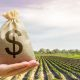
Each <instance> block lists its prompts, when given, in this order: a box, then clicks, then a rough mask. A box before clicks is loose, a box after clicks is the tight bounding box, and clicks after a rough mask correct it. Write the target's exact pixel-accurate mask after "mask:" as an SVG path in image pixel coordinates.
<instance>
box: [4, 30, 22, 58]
mask: <svg viewBox="0 0 80 80" xmlns="http://www.w3.org/2000/svg"><path fill="white" fill-rule="evenodd" d="M11 33H13V30H10V31H8V32H7V33H6V35H5V38H6V40H7V41H8V42H10V43H12V44H13V52H11V51H10V50H9V48H5V50H6V52H7V53H8V54H10V55H13V58H15V57H16V56H15V55H18V54H20V53H21V52H22V49H23V46H22V44H21V43H20V42H18V41H15V37H14V36H13V40H11V39H9V35H10V34H11ZM14 33H16V34H17V35H18V36H21V33H20V32H19V31H17V30H14ZM16 45H18V46H19V50H18V51H15V46H16Z"/></svg>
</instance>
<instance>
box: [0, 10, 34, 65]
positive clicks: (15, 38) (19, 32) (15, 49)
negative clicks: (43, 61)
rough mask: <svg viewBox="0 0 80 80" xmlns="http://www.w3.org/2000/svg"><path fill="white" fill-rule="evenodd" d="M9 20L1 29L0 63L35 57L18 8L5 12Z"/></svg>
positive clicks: (27, 59)
mask: <svg viewBox="0 0 80 80" xmlns="http://www.w3.org/2000/svg"><path fill="white" fill-rule="evenodd" d="M3 16H4V17H5V18H6V19H7V21H6V22H5V23H4V24H3V26H2V27H1V29H0V64H13V63H18V62H22V61H30V60H33V59H35V56H34V52H33V49H32V46H31V42H30V39H29V37H28V33H27V31H26V30H25V28H24V27H23V25H22V24H21V21H20V19H19V13H18V11H16V10H12V11H8V12H6V13H4V14H3Z"/></svg>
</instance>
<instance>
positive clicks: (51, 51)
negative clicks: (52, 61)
mask: <svg viewBox="0 0 80 80" xmlns="http://www.w3.org/2000/svg"><path fill="white" fill-rule="evenodd" d="M34 52H35V53H37V54H38V53H41V54H47V53H50V54H55V53H66V54H68V53H71V54H75V53H76V54H80V50H78V49H70V50H66V49H63V50H60V49H53V50H50V49H44V48H41V49H40V50H38V51H34Z"/></svg>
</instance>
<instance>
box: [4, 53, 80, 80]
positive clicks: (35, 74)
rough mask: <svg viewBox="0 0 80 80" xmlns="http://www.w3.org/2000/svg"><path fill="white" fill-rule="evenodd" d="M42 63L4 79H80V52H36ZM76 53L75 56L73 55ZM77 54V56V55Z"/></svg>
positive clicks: (38, 59)
mask: <svg viewBox="0 0 80 80" xmlns="http://www.w3.org/2000/svg"><path fill="white" fill-rule="evenodd" d="M35 55H36V59H37V61H39V63H40V65H39V66H38V67H35V68H33V69H31V70H29V71H27V72H25V73H24V74H21V75H20V76H19V75H17V76H14V77H11V78H4V79H2V80H80V55H79V54H70V53H69V54H67V55H66V54H65V55H64V54H61V53H60V54H59V53H57V54H52V53H49V52H48V53H47V54H43V53H40V52H38V53H35ZM73 55H74V57H73ZM75 56H76V57H75Z"/></svg>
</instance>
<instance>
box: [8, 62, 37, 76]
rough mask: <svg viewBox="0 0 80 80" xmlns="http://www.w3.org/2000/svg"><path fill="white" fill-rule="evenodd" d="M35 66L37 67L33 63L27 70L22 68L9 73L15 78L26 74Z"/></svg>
mask: <svg viewBox="0 0 80 80" xmlns="http://www.w3.org/2000/svg"><path fill="white" fill-rule="evenodd" d="M35 66H36V63H35V64H34V63H33V64H32V63H31V64H30V65H29V66H28V67H25V68H22V69H17V70H15V71H10V72H9V73H8V75H10V76H13V75H17V74H21V73H24V72H26V71H28V70H30V69H32V68H34V67H35Z"/></svg>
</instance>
